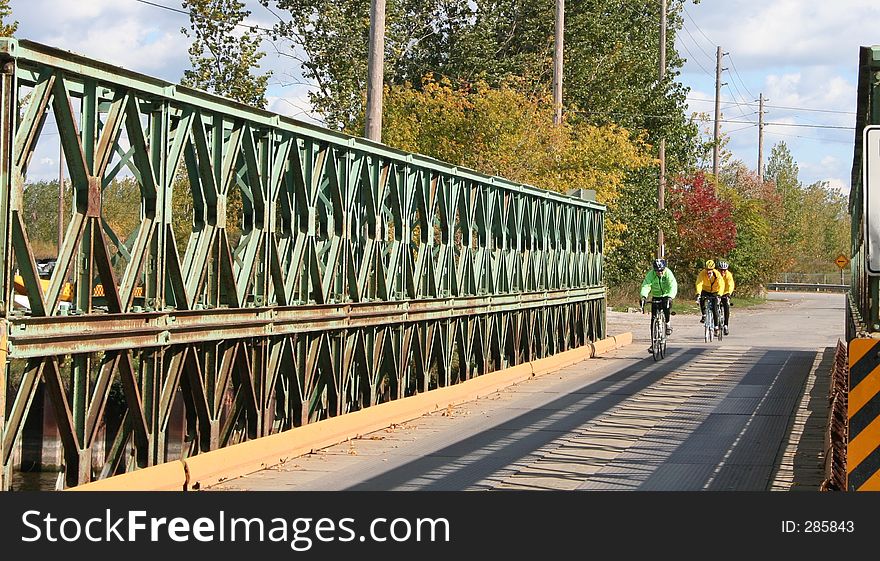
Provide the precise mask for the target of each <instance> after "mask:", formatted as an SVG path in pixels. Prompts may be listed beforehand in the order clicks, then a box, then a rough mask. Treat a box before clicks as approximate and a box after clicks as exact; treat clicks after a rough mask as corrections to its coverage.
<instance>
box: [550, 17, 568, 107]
mask: <svg viewBox="0 0 880 561" xmlns="http://www.w3.org/2000/svg"><path fill="white" fill-rule="evenodd" d="M564 29H565V0H556V45H555V46H556V48H555V50H554V51H553V108H554V113H553V124H554V125H561V124H562V52H563V49H562V46H563V37H564V32H563V30H564Z"/></svg>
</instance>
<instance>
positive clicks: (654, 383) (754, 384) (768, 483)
mask: <svg viewBox="0 0 880 561" xmlns="http://www.w3.org/2000/svg"><path fill="white" fill-rule="evenodd" d="M844 302H845V300H844V296H843V295H839V294H822V293H816V294H813V293H811V294H795V293H784V294H783V293H778V294H776V293H774V294H770V296H769V300H768V302H767V303H766V304H763V305H761V306H758V307H755V308H750V309H738V308H734V309H733V310H732V314H731V332H730V335H729V336H727V337H725V338H724V339H723V341H722V342H720V343H719V342H717V341H714V342H712V343H705V342H704V341H703V330H702V325H701V324H700V323H699V317H698V316H696V315H681V314H679V315H677V316H675V317H674V318H673V326H674V328H675V331H674V333H673V335H672V337H671V339H670V343H669V350H668V354H667V356H666V358H664V359H662V360H660V361H658V362H655V361H654V359H653V358H652V357H651V355H650V354H649V353H648V352H647V346H648V340H649V338H648V318H649V316H648V315H641V314H639V313H618V312H609V314H608V332H609V334H612V335H613V334H617V333H622V332H625V331H632V332H633V335H634V342H633V344H632V345H628V346H626V347H623V348H621V349H618V350H616V351H611V352H609V353H607V354H606V355H602V356H600V357H596V358H593V359H589V360H586V361H583V362H581V363H579V364H576V365H573V366H571V367H569V368H566V369H564V370H561V371H559V372H555V373H551V374H546V375H543V376H539V377H536V378H532V379H530V380H528V381H526V382H523V383H520V384H517V385H515V386H511V387H509V388H507V389H505V390H502V391H499V392H497V393H496V394H493V395H492V396H490V397H487V398H484V399H480V400H477V401H474V402H471V403H468V404H464V405H462V406H459V407H456V408H453V409H450V410H447V411H443V412H438V413H432V414H429V415H425V416H423V417H421V418H419V419H416V420H414V421H411V422H408V423H404V424H402V425H398V426H394V427H391V428H389V429H385V430H382V431H377V432H375V433H372V434H368V435H365V436H364V437H362V438H358V439H354V440H351V441H348V442H345V443H342V444H339V445H336V446H331V447H329V448H326V449H323V450H320V451H317V452H314V453H311V454H308V455H305V456H301V457H299V458H295V459H293V460H290V461H288V462H286V463H285V464H284V465H280V466H275V467H273V468H269V469H265V470H262V471H260V472H256V473H254V474H250V475H248V476H245V477H241V478H237V479H234V480H230V481H226V482H224V483H222V484H220V485H217V486H214V487H212V488H210V490H216V491H220V490H410V491H421V490H493V489H524V490H536V489H537V490H602V489H606V490H759V491H760V490H798V489H804V490H814V489H817V488H818V485H819V484H820V482H821V479H822V475H823V474H822V461H823V459H822V458H821V448H822V430H823V429H824V426H825V423H826V420H827V399H826V396H827V387H828V373H829V371H830V365H831V359H832V357H833V349H834V347H835V345H836V344H837V341H838V339H840V338H842V337H843V332H844Z"/></svg>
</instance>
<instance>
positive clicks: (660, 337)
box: [642, 298, 675, 360]
mask: <svg viewBox="0 0 880 561" xmlns="http://www.w3.org/2000/svg"><path fill="white" fill-rule="evenodd" d="M667 300H668V299H667V298H659V299H653V298H652V299H651V354H652V355H654V360H660V359H661V358H663V357H665V356H666V341H667V339H668V336H667V335H666V327H667V325H666V315H665V314H664V310H665V308H666V301H667ZM642 313H643V314H644V313H645V306H644V304H642ZM670 315H675V312H670Z"/></svg>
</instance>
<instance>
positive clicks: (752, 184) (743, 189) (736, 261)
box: [719, 163, 781, 294]
mask: <svg viewBox="0 0 880 561" xmlns="http://www.w3.org/2000/svg"><path fill="white" fill-rule="evenodd" d="M726 169H727V170H728V171H726V172H725V173H722V178H724V181H723V182H722V183H721V185H720V186H719V194H720V195H721V196H722V197H723V198H725V199H726V200H728V201H730V203H731V205H732V206H733V220H734V222H736V247H735V248H734V249H733V251H731V252H730V253H729V254H728V255H726V256H724V257H725V259H726V260H727V261H728V262H730V267H731V272H732V273H733V275H734V279H735V280H736V292H737V293H738V294H754V293H756V292H758V291H759V290H760V288H761V286H762V285H764V284H766V283H767V282H769V281H771V280H772V276H773V273H774V271H776V270H777V269H778V266H779V257H780V255H779V253H780V251H781V246H780V244H779V243H778V242H777V240H776V239H775V237H774V229H773V227H772V224H771V220H772V217H773V207H774V206H777V203H778V199H777V198H776V197H775V196H774V195H773V193H772V192H771V191H769V190H766V189H763V186H762V184H761V183H760V182H759V181H758V178H757V176H756V175H755V174H753V173H752V172H750V171H749V170H748V169H746V168H745V165H743V164H742V163H738V164H737V166H736V167H735V168H734V169H733V170H732V171H731V170H730V168H726ZM722 171H724V170H722Z"/></svg>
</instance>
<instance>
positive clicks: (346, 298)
mask: <svg viewBox="0 0 880 561" xmlns="http://www.w3.org/2000/svg"><path fill="white" fill-rule="evenodd" d="M0 68H2V75H0V79H2V86H0V95H2V103H0V230H2V236H0V252H2V256H3V264H4V265H3V267H2V269H0V286H2V293H0V322H2V324H3V325H2V326H0V327H2V329H0V343H2V344H0V436H2V438H0V460H2V471H0V488H2V489H9V488H10V487H11V486H12V481H13V478H14V475H15V474H16V473H17V472H19V470H20V469H21V465H20V464H19V461H20V457H21V455H22V453H23V452H22V451H21V450H22V449H23V448H28V447H29V446H33V444H34V443H32V442H31V443H28V442H25V441H26V438H25V436H24V435H25V434H26V431H24V430H23V429H24V427H25V425H26V424H27V422H28V419H29V415H31V416H34V417H35V418H36V416H45V417H48V418H50V419H51V420H52V421H53V422H54V424H55V425H56V426H57V435H58V441H59V442H60V447H61V452H60V454H59V455H60V456H61V457H62V463H63V467H64V474H65V475H64V478H65V480H66V485H67V486H75V485H79V484H82V483H85V482H89V481H94V480H98V479H103V478H106V477H109V476H112V475H115V474H120V473H125V472H129V471H132V470H135V469H138V468H143V467H147V466H151V465H157V464H160V463H163V462H167V461H171V460H176V459H180V458H185V457H190V456H193V455H196V454H199V453H202V452H205V451H209V450H214V449H218V448H221V447H224V446H227V445H231V444H234V443H238V442H241V441H244V440H250V439H256V438H260V437H262V436H265V435H269V434H273V433H277V432H279V431H283V430H286V429H288V428H291V427H295V426H300V425H303V424H306V423H312V422H316V421H319V420H321V419H325V418H328V417H332V416H337V415H344V414H346V413H349V412H352V411H356V410H359V409H362V408H365V407H369V406H372V405H375V404H377V403H381V402H384V401H388V400H394V399H401V398H405V397H407V396H410V395H413V394H416V393H421V392H426V391H431V390H432V389H434V388H437V387H443V386H447V385H451V384H456V383H458V382H461V381H464V380H468V379H470V378H473V377H475V376H479V375H482V374H486V373H488V372H492V371H495V370H499V369H503V368H506V367H509V366H513V365H517V364H520V363H523V362H525V361H530V360H534V359H536V358H541V357H545V356H549V355H553V354H555V353H558V352H561V351H564V350H567V349H570V348H574V347H577V346H581V345H584V344H585V343H587V342H589V341H592V340H597V339H601V338H603V337H604V336H605V287H604V286H603V281H602V279H603V275H602V254H603V215H604V207H603V206H602V205H599V204H596V203H595V202H592V201H587V200H583V199H580V198H574V197H568V196H564V195H560V194H557V193H552V192H548V191H544V190H541V189H538V188H535V187H531V186H527V185H521V184H516V183H512V182H510V181H507V180H504V179H501V178H498V177H489V176H484V175H481V174H478V173H475V172H473V171H470V170H466V169H461V168H456V167H454V166H451V165H448V164H445V163H443V162H439V161H436V160H433V159H430V158H426V157H423V156H419V155H416V154H410V153H405V152H400V151H397V150H394V149H391V148H389V147H387V146H384V145H382V144H378V143H373V142H369V141H367V140H364V139H360V138H353V137H349V136H346V135H343V134H338V133H335V132H332V131H329V130H325V129H323V128H320V127H316V126H310V125H307V124H304V123H301V122H298V121H295V120H292V119H288V118H285V117H282V116H279V115H276V114H273V113H269V112H266V111H262V110H259V109H255V108H252V107H248V106H245V105H241V104H238V103H235V102H233V101H230V100H227V99H224V98H221V97H217V96H213V95H210V94H207V93H205V92H201V91H198V90H194V89H190V88H186V87H182V86H179V85H175V84H171V83H168V82H164V81H161V80H158V79H155V78H152V77H149V76H144V75H141V74H137V73H134V72H131V71H128V70H125V69H122V68H117V67H113V66H110V65H107V64H104V63H101V62H98V61H95V60H91V59H88V58H84V57H81V56H78V55H75V54H71V53H69V52H66V51H61V50H57V49H54V48H51V47H47V46H44V45H40V44H36V43H33V42H29V41H24V40H18V41H17V40H15V39H2V40H0ZM51 119H54V123H55V126H56V127H57V133H53V135H54V136H50V135H49V133H47V131H46V130H45V129H44V125H45V124H46V123H47V120H51ZM46 136H49V137H50V139H51V140H45V137H46ZM41 140H43V141H44V142H45V143H54V145H55V147H56V149H57V146H58V145H57V143H58V142H59V141H60V144H61V147H62V148H63V153H64V164H65V168H66V171H67V176H68V177H69V178H70V182H71V185H72V201H70V202H71V204H70V207H72V208H69V210H68V212H67V213H66V216H65V222H64V223H65V231H64V234H63V241H62V243H61V244H60V248H59V250H58V254H57V256H56V265H55V268H54V271H53V272H52V273H51V275H49V276H43V278H41V272H40V270H39V267H38V261H37V259H36V258H35V253H34V246H33V244H32V238H31V237H29V228H31V227H32V220H31V218H30V217H29V216H25V215H24V212H23V200H24V193H25V192H26V190H27V189H28V185H29V180H28V168H29V166H30V164H31V163H32V159H33V157H34V154H35V151H36V149H37V146H38V144H39V143H40V141H41ZM121 177H133V178H134V179H135V180H136V184H137V186H138V188H139V201H137V200H136V199H138V194H137V193H135V194H134V196H133V197H132V198H133V199H134V200H132V204H133V205H135V206H137V207H138V208H139V211H138V214H139V222H138V224H137V226H136V227H135V228H134V230H133V231H117V230H118V226H117V225H115V222H114V220H112V217H109V216H107V215H105V213H104V211H103V206H102V201H103V200H104V198H105V196H106V195H105V189H107V188H108V186H110V185H111V184H112V182H113V180H114V179H118V178H121ZM183 200H185V201H186V202H187V204H186V205H178V204H176V203H179V202H180V201H183ZM179 208H186V209H188V210H187V211H186V212H187V214H191V216H184V217H181V216H179V213H180V211H179V210H177V209H179ZM189 209H191V210H189ZM46 212H47V214H48V213H53V212H55V211H54V209H46ZM175 213H177V215H176V214H175ZM179 220H184V221H185V222H186V223H187V224H188V226H187V228H186V230H187V235H188V239H177V238H179V237H180V236H179V235H178V236H177V237H176V236H175V231H174V228H173V225H174V224H175V221H179ZM233 231H234V232H233ZM22 301H24V302H26V305H22V304H21V302H22ZM4 354H5V355H6V356H5V357H4V356H3V355H4ZM35 404H39V408H41V409H42V411H37V409H38V406H37V405H35ZM37 424H39V423H37ZM37 445H38V446H39V445H40V443H37Z"/></svg>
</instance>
